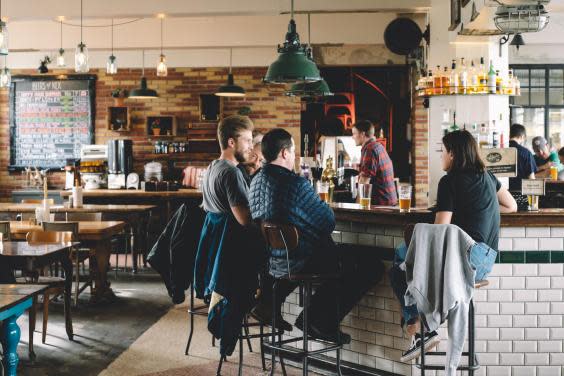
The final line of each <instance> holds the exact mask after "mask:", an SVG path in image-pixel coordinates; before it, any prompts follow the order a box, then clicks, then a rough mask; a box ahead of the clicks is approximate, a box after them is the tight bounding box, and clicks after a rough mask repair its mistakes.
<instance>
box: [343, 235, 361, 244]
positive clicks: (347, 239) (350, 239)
mask: <svg viewBox="0 0 564 376" xmlns="http://www.w3.org/2000/svg"><path fill="white" fill-rule="evenodd" d="M341 241H342V242H343V243H345V244H358V234H357V233H354V232H342V233H341Z"/></svg>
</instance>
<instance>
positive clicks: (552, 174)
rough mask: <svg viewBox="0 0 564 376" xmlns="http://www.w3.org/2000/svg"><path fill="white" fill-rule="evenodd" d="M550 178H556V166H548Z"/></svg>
mask: <svg viewBox="0 0 564 376" xmlns="http://www.w3.org/2000/svg"><path fill="white" fill-rule="evenodd" d="M550 179H552V180H558V167H556V166H550Z"/></svg>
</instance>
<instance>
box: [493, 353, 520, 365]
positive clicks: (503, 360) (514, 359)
mask: <svg viewBox="0 0 564 376" xmlns="http://www.w3.org/2000/svg"><path fill="white" fill-rule="evenodd" d="M499 364H501V365H507V366H517V365H522V364H525V355H524V354H519V353H509V354H505V353H501V354H499Z"/></svg>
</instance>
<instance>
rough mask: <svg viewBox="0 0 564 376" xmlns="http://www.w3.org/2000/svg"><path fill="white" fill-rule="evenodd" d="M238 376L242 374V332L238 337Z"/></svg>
mask: <svg viewBox="0 0 564 376" xmlns="http://www.w3.org/2000/svg"><path fill="white" fill-rule="evenodd" d="M242 332H243V331H242ZM247 339H248V338H247ZM239 376H243V333H241V335H240V337H239Z"/></svg>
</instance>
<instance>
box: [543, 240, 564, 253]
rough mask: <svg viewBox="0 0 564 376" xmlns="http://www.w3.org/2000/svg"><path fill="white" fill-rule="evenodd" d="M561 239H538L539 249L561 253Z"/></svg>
mask: <svg viewBox="0 0 564 376" xmlns="http://www.w3.org/2000/svg"><path fill="white" fill-rule="evenodd" d="M562 246H563V239H562V238H539V249H541V250H543V251H561V250H562Z"/></svg>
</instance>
